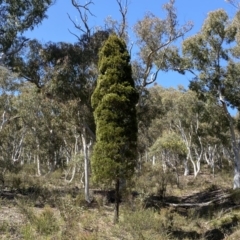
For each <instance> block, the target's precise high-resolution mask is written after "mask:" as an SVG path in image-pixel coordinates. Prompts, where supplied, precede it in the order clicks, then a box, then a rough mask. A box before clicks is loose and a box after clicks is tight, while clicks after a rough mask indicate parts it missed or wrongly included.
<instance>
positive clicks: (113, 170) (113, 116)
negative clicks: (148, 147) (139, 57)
mask: <svg viewBox="0 0 240 240" xmlns="http://www.w3.org/2000/svg"><path fill="white" fill-rule="evenodd" d="M98 67H99V77H98V80H97V87H96V89H95V91H94V93H93V95H92V107H93V109H94V119H95V123H96V139H97V142H96V144H95V147H94V151H93V155H92V169H93V174H94V179H95V181H97V182H105V183H111V182H114V183H115V184H116V188H115V190H116V196H117V195H118V191H119V180H120V179H126V178H129V177H131V176H132V174H133V172H134V167H135V165H136V147H137V119H136V108H135V106H136V103H137V101H138V93H137V90H136V89H135V84H134V81H133V78H132V70H131V65H130V56H129V53H128V51H127V48H126V44H125V42H124V41H123V40H122V39H120V38H119V37H117V36H116V35H111V36H110V37H109V38H108V40H107V41H106V42H105V44H104V45H103V47H102V49H101V51H100V53H99V65H98ZM116 198H118V197H116ZM116 217H117V218H118V210H117V216H116ZM117 218H116V219H117ZM116 219H115V220H116Z"/></svg>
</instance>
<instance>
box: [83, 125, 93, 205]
mask: <svg viewBox="0 0 240 240" xmlns="http://www.w3.org/2000/svg"><path fill="white" fill-rule="evenodd" d="M81 137H82V144H83V155H84V176H85V182H84V193H85V200H86V201H87V202H88V203H90V197H89V159H88V148H89V146H87V143H86V129H85V128H83V133H82V135H81ZM90 145H91V143H90Z"/></svg>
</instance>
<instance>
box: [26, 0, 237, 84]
mask: <svg viewBox="0 0 240 240" xmlns="http://www.w3.org/2000/svg"><path fill="white" fill-rule="evenodd" d="M85 2H86V0H79V3H81V4H83V3H85ZM93 2H94V5H91V6H90V8H91V11H92V13H93V14H94V15H95V16H90V17H89V25H90V26H92V27H94V26H103V25H104V19H105V18H106V17H108V16H112V18H114V19H116V20H118V19H120V17H121V16H120V13H119V10H118V5H117V2H116V0H93ZM166 2H167V1H163V0H129V8H128V16H127V17H128V23H129V26H130V27H131V26H133V25H134V24H135V23H136V22H137V21H138V20H141V19H142V18H143V17H144V15H145V14H146V13H147V12H152V13H153V14H155V15H156V16H158V17H160V18H163V17H164V11H163V10H162V5H163V4H164V3H166ZM175 6H176V8H177V13H178V19H179V23H180V24H183V23H185V22H187V21H189V20H191V21H193V23H194V27H193V29H192V30H191V32H189V34H188V36H190V35H193V34H195V33H196V32H198V31H200V28H201V26H202V23H203V21H204V19H205V18H206V16H207V13H208V12H209V11H214V10H217V9H219V8H223V9H225V10H226V11H227V12H228V13H229V15H230V16H233V15H234V13H235V12H236V9H235V8H234V7H233V6H232V5H230V4H228V3H226V2H225V1H224V0H176V1H175ZM67 14H69V15H70V16H71V18H72V19H74V20H76V21H80V19H79V16H78V13H77V12H76V10H75V9H74V7H73V6H72V5H71V0H56V3H55V4H54V5H53V6H51V7H50V8H49V10H48V12H47V15H48V18H47V19H45V20H44V21H43V22H42V24H41V25H39V26H38V27H37V28H35V29H34V30H33V31H31V32H27V37H30V38H36V39H38V40H40V41H41V42H43V43H46V42H48V41H52V42H59V41H63V42H70V43H74V42H76V37H74V36H73V35H72V34H70V32H69V30H71V31H72V32H75V33H76V34H78V32H77V31H76V30H75V29H74V27H73V24H72V23H71V21H70V20H69V18H68V15H67ZM130 38H132V39H133V40H134V35H133V34H131V32H130ZM189 78H190V76H189V75H186V76H185V75H184V76H182V75H180V74H178V73H173V72H168V73H161V72H160V74H159V77H158V81H157V82H158V84H160V85H162V86H164V87H176V86H177V85H183V86H185V87H187V86H188V82H189Z"/></svg>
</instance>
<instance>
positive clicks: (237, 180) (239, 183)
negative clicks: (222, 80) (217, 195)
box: [222, 101, 240, 189]
mask: <svg viewBox="0 0 240 240" xmlns="http://www.w3.org/2000/svg"><path fill="white" fill-rule="evenodd" d="M222 105H223V108H224V111H225V113H226V115H227V118H228V121H229V126H230V133H231V140H232V148H233V153H234V177H233V189H236V188H240V156H239V147H238V144H237V141H236V136H235V132H234V126H233V121H232V117H231V115H230V113H229V112H228V109H227V106H226V103H225V101H222Z"/></svg>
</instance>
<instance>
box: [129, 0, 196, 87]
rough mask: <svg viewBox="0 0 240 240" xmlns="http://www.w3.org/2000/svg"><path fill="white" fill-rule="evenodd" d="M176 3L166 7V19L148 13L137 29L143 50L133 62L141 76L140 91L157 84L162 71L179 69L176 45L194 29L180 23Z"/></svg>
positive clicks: (139, 78)
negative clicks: (176, 65) (177, 67)
mask: <svg viewBox="0 0 240 240" xmlns="http://www.w3.org/2000/svg"><path fill="white" fill-rule="evenodd" d="M174 4H175V1H174V0H170V1H169V2H168V3H166V4H164V5H163V10H165V11H166V17H165V18H164V19H161V18H159V17H157V16H155V15H154V14H152V13H148V14H147V15H146V16H145V17H144V18H143V19H142V20H139V21H138V22H137V23H136V24H135V26H134V32H135V34H136V37H137V44H138V47H139V52H138V55H139V59H137V61H134V62H133V70H134V71H133V72H134V73H135V76H138V78H137V82H138V86H139V87H140V89H143V88H145V87H146V86H147V85H149V84H152V83H153V82H155V81H156V79H157V77H158V73H159V71H168V70H171V69H173V68H175V64H176V63H175V62H174V61H176V62H178V61H179V60H180V58H178V57H177V48H176V47H175V46H174V45H173V44H174V43H175V42H176V41H177V40H178V39H180V38H181V37H183V36H184V35H185V34H186V33H187V32H188V31H190V30H191V28H192V26H193V24H192V22H187V23H186V24H184V25H183V26H180V25H179V24H178V19H177V11H176V8H175V6H174Z"/></svg>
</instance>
